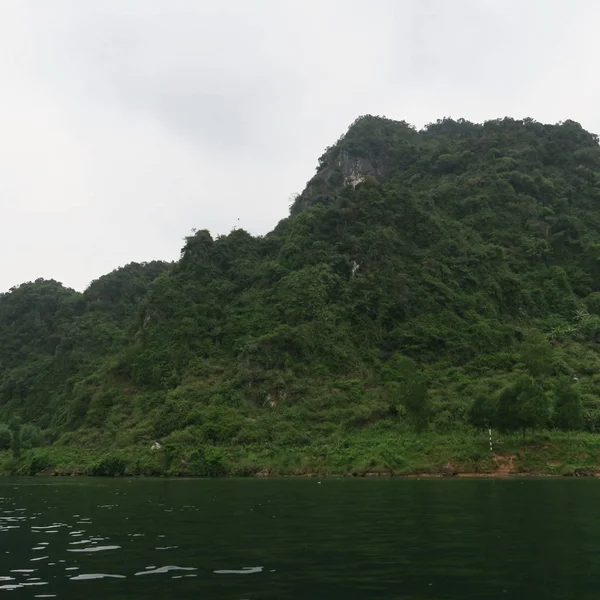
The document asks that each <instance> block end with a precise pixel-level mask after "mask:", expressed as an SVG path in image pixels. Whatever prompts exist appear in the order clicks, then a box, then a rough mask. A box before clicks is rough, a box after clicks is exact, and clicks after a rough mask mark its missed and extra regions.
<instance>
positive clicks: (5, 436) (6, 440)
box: [0, 423, 12, 450]
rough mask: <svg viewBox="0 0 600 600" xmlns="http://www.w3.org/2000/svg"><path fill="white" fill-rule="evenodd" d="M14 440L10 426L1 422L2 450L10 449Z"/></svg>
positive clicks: (0, 448)
mask: <svg viewBox="0 0 600 600" xmlns="http://www.w3.org/2000/svg"><path fill="white" fill-rule="evenodd" d="M11 440H12V433H11V431H10V428H9V426H8V425H6V424H5V423H0V450H8V449H9V448H10V444H11Z"/></svg>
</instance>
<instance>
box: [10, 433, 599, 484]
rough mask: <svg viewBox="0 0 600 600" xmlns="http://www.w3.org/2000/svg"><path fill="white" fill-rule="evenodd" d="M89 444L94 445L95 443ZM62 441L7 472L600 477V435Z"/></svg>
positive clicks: (13, 463) (17, 461)
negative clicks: (290, 441)
mask: <svg viewBox="0 0 600 600" xmlns="http://www.w3.org/2000/svg"><path fill="white" fill-rule="evenodd" d="M87 441H88V442H89V441H90V440H87ZM104 448H105V447H104V446H102V445H101V444H98V445H96V446H95V447H87V448H86V447H80V446H75V445H64V444H54V445H53V446H48V447H44V448H35V449H32V450H28V451H25V452H23V453H22V454H21V456H20V457H18V458H14V457H13V456H12V454H11V453H10V452H9V451H4V452H0V473H2V474H5V475H35V474H59V475H61V474H75V475H105V476H110V475H130V476H238V477H248V476H256V475H261V476H308V475H335V476H366V475H376V474H382V475H383V474H385V475H394V476H409V475H460V474H463V475H467V474H470V475H476V474H489V475H592V474H595V473H596V471H597V470H598V472H599V473H600V437H599V436H597V435H595V434H592V433H571V434H565V433H561V432H557V431H543V432H538V433H535V434H530V435H525V436H523V435H520V434H519V435H505V436H502V435H494V450H493V452H490V450H489V440H488V436H487V433H485V434H480V433H476V432H474V431H466V432H462V433H455V434H439V433H433V432H427V433H424V434H420V435H417V434H415V433H400V434H395V433H393V432H387V433H382V432H381V431H376V428H370V429H364V430H362V431H356V432H352V433H351V434H348V435H346V436H343V437H342V436H333V437H331V438H329V439H326V438H323V439H321V440H318V441H316V442H315V441H313V442H312V443H311V444H310V445H308V444H305V445H296V446H289V447H270V446H268V445H265V444H256V443H254V444H247V445H212V444H200V445H193V444H189V443H188V444H166V445H164V446H163V447H162V448H161V449H160V450H157V451H152V450H151V449H150V447H149V445H144V446H142V445H137V446H130V447H126V448H117V449H114V448H112V449H111V450H110V451H106V450H105V449H104Z"/></svg>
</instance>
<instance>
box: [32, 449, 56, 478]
mask: <svg viewBox="0 0 600 600" xmlns="http://www.w3.org/2000/svg"><path fill="white" fill-rule="evenodd" d="M52 466H53V464H52V460H51V459H50V456H49V455H48V453H47V452H36V453H34V454H33V455H32V456H31V459H30V461H29V464H28V465H27V466H26V473H25V474H26V475H37V474H38V473H41V472H42V471H46V470H47V469H51V468H52Z"/></svg>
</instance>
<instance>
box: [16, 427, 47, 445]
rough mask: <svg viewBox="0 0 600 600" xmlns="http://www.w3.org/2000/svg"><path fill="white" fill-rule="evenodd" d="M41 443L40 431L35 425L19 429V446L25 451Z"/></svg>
mask: <svg viewBox="0 0 600 600" xmlns="http://www.w3.org/2000/svg"><path fill="white" fill-rule="evenodd" d="M41 443H42V430H41V429H40V428H39V427H36V426H35V425H31V424H29V423H28V424H27V425H23V427H22V428H21V446H22V447H23V449H25V450H29V449H31V448H37V447H38V446H40V445H41Z"/></svg>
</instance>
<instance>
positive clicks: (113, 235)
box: [0, 0, 600, 292]
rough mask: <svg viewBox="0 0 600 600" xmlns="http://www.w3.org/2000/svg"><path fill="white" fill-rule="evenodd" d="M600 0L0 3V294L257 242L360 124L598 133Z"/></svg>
mask: <svg viewBox="0 0 600 600" xmlns="http://www.w3.org/2000/svg"><path fill="white" fill-rule="evenodd" d="M599 23H600V3H599V2H597V0H570V1H569V2H565V1H564V0H452V1H450V0H371V1H370V2H365V1H364V0H361V1H355V0H319V1H316V0H253V1H249V0H240V1H237V0H219V1H218V2H217V1H214V0H211V1H210V2H209V1H205V0H89V1H88V0H86V1H85V2H82V1H81V0H52V2H47V1H46V0H2V19H0V292H2V291H6V290H8V289H9V288H10V287H12V286H14V285H17V284H19V283H22V282H25V281H33V280H35V279H37V278H39V277H43V278H47V279H56V280H58V281H61V282H63V283H64V284H65V285H67V286H69V287H74V288H75V289H78V290H83V289H85V288H86V287H87V285H88V284H89V283H90V282H91V281H92V280H93V279H95V278H97V277H99V276H101V275H103V274H105V273H108V272H110V271H111V270H113V269H115V268H117V267H119V266H122V265H124V264H127V263H129V262H132V261H137V262H141V261H149V260H155V259H162V260H176V259H177V258H178V257H179V252H180V249H181V246H182V245H183V238H184V237H185V236H186V235H189V233H190V231H191V229H192V228H197V229H209V230H210V231H211V233H212V234H213V235H214V236H217V235H222V234H227V233H229V231H231V229H232V228H233V227H242V228H244V229H246V230H248V231H249V232H251V233H252V234H255V235H262V234H265V233H267V232H268V231H270V230H271V229H272V228H273V227H274V226H275V225H276V224H277V222H278V221H279V220H280V219H282V218H284V217H285V216H287V214H288V208H289V204H290V200H291V198H292V196H293V195H294V194H296V193H299V192H301V191H302V189H303V187H304V185H305V183H306V182H307V181H308V180H309V179H310V178H311V177H312V175H313V174H314V170H315V167H316V165H317V159H318V157H319V156H320V155H321V154H322V152H323V150H324V149H325V148H326V147H327V146H329V145H332V144H333V143H334V142H335V141H336V140H337V139H338V138H339V137H340V135H341V134H343V133H344V131H345V130H346V129H347V128H348V126H349V125H350V123H351V122H352V121H353V120H354V119H355V118H356V117H358V116H359V115H363V114H374V115H384V116H387V117H388V118H392V119H398V120H406V121H408V122H410V123H412V124H414V125H416V126H417V127H422V126H423V125H425V124H426V123H429V122H432V121H435V120H437V119H438V118H442V117H453V118H459V117H462V118H466V119H468V120H471V121H477V122H480V121H483V120H486V119H493V118H498V117H504V116H511V117H515V118H523V117H533V118H534V119H536V120H538V121H542V122H551V123H555V122H557V121H563V120H566V119H573V120H575V121H578V122H580V123H581V124H582V125H583V126H584V127H585V128H586V129H588V130H590V131H592V132H594V133H600V110H599V109H598V107H599V106H600V83H599V82H600V78H599V77H598V73H599V72H600V36H598V24H599Z"/></svg>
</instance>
